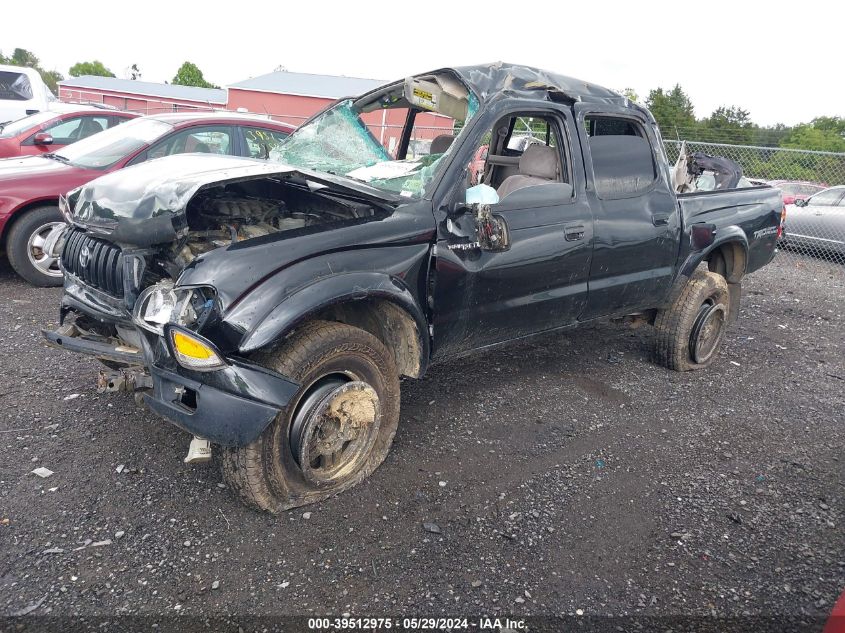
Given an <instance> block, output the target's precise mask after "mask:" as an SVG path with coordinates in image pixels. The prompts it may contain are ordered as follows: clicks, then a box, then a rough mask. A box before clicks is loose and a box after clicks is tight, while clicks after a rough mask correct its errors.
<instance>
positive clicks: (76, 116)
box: [0, 104, 138, 158]
mask: <svg viewBox="0 0 845 633" xmlns="http://www.w3.org/2000/svg"><path fill="white" fill-rule="evenodd" d="M54 107H55V108H56V110H53V109H51V110H45V111H44V112H37V113H35V114H31V115H29V116H26V117H24V118H22V119H18V120H17V121H10V122H9V123H6V124H5V125H2V126H0V158H9V157H12V156H33V155H38V154H46V153H47V152H55V151H57V150H60V149H62V148H63V147H64V146H65V145H70V144H71V143H76V142H77V141H81V140H82V139H84V138H87V137H89V136H91V135H92V134H96V133H97V132H102V131H103V130H106V129H108V128H112V127H114V126H115V125H117V124H119V123H123V122H124V121H128V120H129V119H134V118H135V117H137V116H138V115H137V114H133V113H132V112H120V111H119V110H107V109H104V108H97V107H95V106H72V105H68V104H56V105H55V106H54Z"/></svg>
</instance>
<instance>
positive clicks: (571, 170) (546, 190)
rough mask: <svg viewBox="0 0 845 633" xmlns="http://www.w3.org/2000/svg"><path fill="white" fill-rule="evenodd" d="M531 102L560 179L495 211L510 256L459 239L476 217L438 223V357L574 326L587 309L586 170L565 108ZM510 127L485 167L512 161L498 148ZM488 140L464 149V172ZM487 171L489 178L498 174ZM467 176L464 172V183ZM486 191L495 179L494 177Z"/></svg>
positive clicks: (589, 229)
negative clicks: (575, 152) (575, 154)
mask: <svg viewBox="0 0 845 633" xmlns="http://www.w3.org/2000/svg"><path fill="white" fill-rule="evenodd" d="M532 105H533V108H532V111H531V112H530V117H529V118H530V119H531V120H532V121H531V125H532V126H535V125H536V123H537V120H538V119H542V120H543V121H545V123H546V124H547V125H548V128H547V134H546V135H545V138H542V137H543V135H542V134H538V135H537V136H538V137H539V138H540V140H541V141H542V142H545V143H546V145H547V146H550V147H552V148H553V149H554V150H555V152H557V153H558V154H557V155H558V159H559V161H560V163H559V164H560V166H561V170H560V171H561V173H560V174H559V178H558V180H557V181H549V182H547V183H544V184H536V185H533V186H527V187H524V188H520V189H518V190H516V191H513V192H512V193H510V194H508V195H506V196H505V197H503V198H502V199H501V200H500V201H499V202H498V203H497V204H495V205H492V206H491V210H492V212H493V213H494V214H496V215H499V216H501V217H502V218H503V219H504V220H505V222H506V224H507V227H508V234H509V241H510V247H509V248H508V250H505V251H501V252H490V251H484V250H480V249H478V248H467V246H466V244H467V242H468V241H469V242H471V241H472V240H474V239H475V236H470V237H469V238H468V239H467V238H466V237H461V235H460V234H461V233H462V232H463V233H467V232H469V231H471V230H472V227H473V218H472V216H468V215H466V214H464V215H463V216H461V217H459V218H456V219H450V218H446V217H445V216H441V217H438V241H437V248H436V269H435V274H436V276H435V280H434V318H433V328H434V329H433V340H434V356H435V357H442V356H444V355H451V354H454V353H459V352H463V351H468V350H471V349H475V348H479V347H483V346H486V345H492V344H495V343H500V342H503V341H508V340H512V339H518V338H521V337H524V336H528V335H530V334H534V333H536V332H541V331H544V330H550V329H554V328H558V327H561V326H566V325H569V324H572V323H574V322H575V321H576V320H577V319H578V316H579V314H580V313H581V311H582V310H583V308H584V306H585V305H586V300H587V279H588V273H589V269H590V261H591V256H592V240H593V220H592V215H591V211H590V206H589V204H588V203H587V201H586V196H584V195H583V192H584V183H585V180H584V174H583V170H582V168H581V167H580V163H579V164H576V161H573V160H571V158H570V157H571V153H570V151H569V139H570V138H577V136H576V135H575V134H574V133H572V132H570V130H571V125H572V122H571V119H570V118H569V114H568V113H567V112H565V111H563V110H561V111H558V110H548V111H537V110H536V104H532ZM514 114H521V113H514ZM525 114H529V113H525ZM507 116H510V115H509V114H508V113H506V117H507ZM511 118H512V117H511ZM502 120H503V119H502V118H501V117H500V118H498V119H497V122H496V125H495V126H494V128H493V131H494V132H495V131H496V130H497V129H501V127H502V126H501V122H502ZM536 127H537V129H540V128H542V126H536ZM488 129H489V128H488ZM514 129H515V125H514V124H513V123H510V128H509V130H508V133H507V134H505V135H501V134H499V136H500V138H499V139H498V140H497V141H494V142H493V144H491V145H490V149H489V156H488V161H491V162H494V161H496V160H497V158H496V156H501V157H512V156H513V152H512V151H510V152H505V151H504V150H505V149H506V148H507V147H508V142H509V141H510V137H511V136H512V135H513V134H514V133H515V132H514ZM490 137H491V135H490V134H486V135H484V136H482V137H481V138H479V139H478V142H477V143H473V144H472V147H471V149H470V152H469V153H463V152H462V154H464V155H465V157H466V158H465V161H464V162H461V163H458V164H460V165H466V166H467V167H468V165H469V162H470V160H471V158H472V156H473V155H475V154H476V151H477V149H478V147H480V146H481V145H482V144H483V142H485V141H486V140H487V139H489V138H490ZM505 162H507V161H505ZM486 171H487V173H491V172H492V173H495V172H496V169H488V170H486ZM466 174H467V170H465V171H464V175H463V177H464V178H465V177H466ZM490 185H491V186H492V185H500V183H496V182H494V181H491V183H490ZM439 213H444V210H443V209H441V210H440V212H439Z"/></svg>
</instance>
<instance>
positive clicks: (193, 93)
mask: <svg viewBox="0 0 845 633" xmlns="http://www.w3.org/2000/svg"><path fill="white" fill-rule="evenodd" d="M59 86H60V87H62V88H93V89H96V90H112V91H114V92H125V93H128V94H134V95H142V96H145V97H161V98H163V99H183V100H185V101H197V102H200V103H214V104H220V105H225V104H226V91H225V90H224V89H221V88H196V87H194V86H178V85H175V84H159V83H153V82H151V81H133V80H131V79H118V78H117V77H97V76H95V75H83V76H81V77H69V78H68V79H64V80H62V81H60V82H59Z"/></svg>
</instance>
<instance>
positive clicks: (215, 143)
mask: <svg viewBox="0 0 845 633" xmlns="http://www.w3.org/2000/svg"><path fill="white" fill-rule="evenodd" d="M189 152H197V153H200V154H231V153H232V128H230V127H228V126H203V127H191V128H188V129H187V130H181V131H180V132H176V133H174V134H171V135H170V136H167V137H165V138H163V139H162V140H160V141H159V142H158V143H156V144H155V145H153V146H152V147H150V149H148V150H147V152H146V159H145V160H152V159H154V158H161V157H162V156H172V155H173V154H185V153H189ZM137 162H140V161H138V160H133V161H132V164H135V163H137Z"/></svg>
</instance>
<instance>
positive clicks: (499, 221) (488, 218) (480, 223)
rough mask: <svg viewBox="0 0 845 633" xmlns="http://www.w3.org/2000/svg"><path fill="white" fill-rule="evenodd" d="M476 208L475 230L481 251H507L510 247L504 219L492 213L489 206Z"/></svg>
mask: <svg viewBox="0 0 845 633" xmlns="http://www.w3.org/2000/svg"><path fill="white" fill-rule="evenodd" d="M477 207H478V208H477V210H476V212H475V228H476V231H477V233H478V245H479V246H480V247H481V250H482V251H490V252H493V253H500V252H502V251H506V250H508V249H509V248H510V247H511V241H510V234H509V232H508V223H507V222H505V218H503V217H502V216H501V215H497V214H495V213H493V212H492V211H491V209H490V205H489V204H479V205H477Z"/></svg>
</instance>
